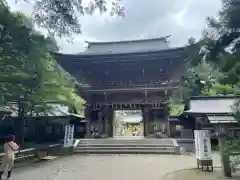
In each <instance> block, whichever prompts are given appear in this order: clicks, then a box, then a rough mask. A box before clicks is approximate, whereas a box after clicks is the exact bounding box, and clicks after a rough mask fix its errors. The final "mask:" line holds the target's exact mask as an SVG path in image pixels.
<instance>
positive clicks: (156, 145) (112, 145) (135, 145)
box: [77, 144, 174, 148]
mask: <svg viewBox="0 0 240 180" xmlns="http://www.w3.org/2000/svg"><path fill="white" fill-rule="evenodd" d="M77 147H149V148H152V147H160V148H162V147H166V148H167V147H170V148H171V147H174V146H173V145H172V144H78V146H77Z"/></svg>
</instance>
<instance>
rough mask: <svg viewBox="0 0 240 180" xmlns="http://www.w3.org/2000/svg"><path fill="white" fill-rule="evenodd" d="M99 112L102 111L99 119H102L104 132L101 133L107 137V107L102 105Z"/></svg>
mask: <svg viewBox="0 0 240 180" xmlns="http://www.w3.org/2000/svg"><path fill="white" fill-rule="evenodd" d="M101 113H102V117H101V119H102V122H103V126H104V127H103V129H104V132H103V134H104V136H105V137H108V118H107V108H106V107H104V106H103V107H102V108H101Z"/></svg>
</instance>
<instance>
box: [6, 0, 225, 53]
mask: <svg viewBox="0 0 240 180" xmlns="http://www.w3.org/2000/svg"><path fill="white" fill-rule="evenodd" d="M8 2H9V5H10V6H11V7H12V9H13V10H20V11H22V12H24V13H25V14H27V15H30V14H31V11H32V6H31V5H30V4H26V3H18V4H15V3H14V2H15V0H8ZM122 3H123V5H124V7H125V9H126V12H125V13H126V17H125V18H117V17H109V16H108V15H104V16H100V15H93V16H85V17H82V18H81V23H82V32H83V33H82V34H81V35H76V36H74V42H73V43H68V42H67V41H65V40H64V39H58V43H59V45H60V46H61V48H62V51H63V52H64V53H78V52H81V51H83V50H84V40H92V41H114V40H118V41H119V40H128V39H130V40H131V39H145V38H158V37H162V36H167V35H171V38H170V39H169V40H170V45H171V46H181V45H184V44H186V43H187V39H188V38H189V37H191V36H193V37H195V38H199V37H200V36H201V33H202V30H203V29H204V27H205V25H206V17H207V16H216V15H217V12H218V11H219V10H220V8H221V2H220V0H122Z"/></svg>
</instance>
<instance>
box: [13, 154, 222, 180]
mask: <svg viewBox="0 0 240 180" xmlns="http://www.w3.org/2000/svg"><path fill="white" fill-rule="evenodd" d="M214 159H216V160H214V162H215V164H217V165H219V162H220V161H219V158H218V156H216V157H214ZM193 167H196V159H195V157H194V156H183V155H181V156H177V155H73V156H69V157H63V158H59V159H57V160H53V161H51V162H46V163H41V164H36V165H35V166H34V167H25V168H18V169H15V171H14V172H13V178H12V179H13V180H79V179H81V180H133V179H137V180H149V179H151V180H159V179H163V177H164V175H165V174H167V173H170V172H173V171H176V170H180V169H185V168H193ZM161 177H162V178H161Z"/></svg>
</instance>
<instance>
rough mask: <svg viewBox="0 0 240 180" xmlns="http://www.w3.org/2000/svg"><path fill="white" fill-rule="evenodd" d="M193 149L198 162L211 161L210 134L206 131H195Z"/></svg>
mask: <svg viewBox="0 0 240 180" xmlns="http://www.w3.org/2000/svg"><path fill="white" fill-rule="evenodd" d="M194 136H195V149H196V157H197V159H199V160H211V159H212V148H211V139H210V132H209V131H208V130H195V131H194Z"/></svg>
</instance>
